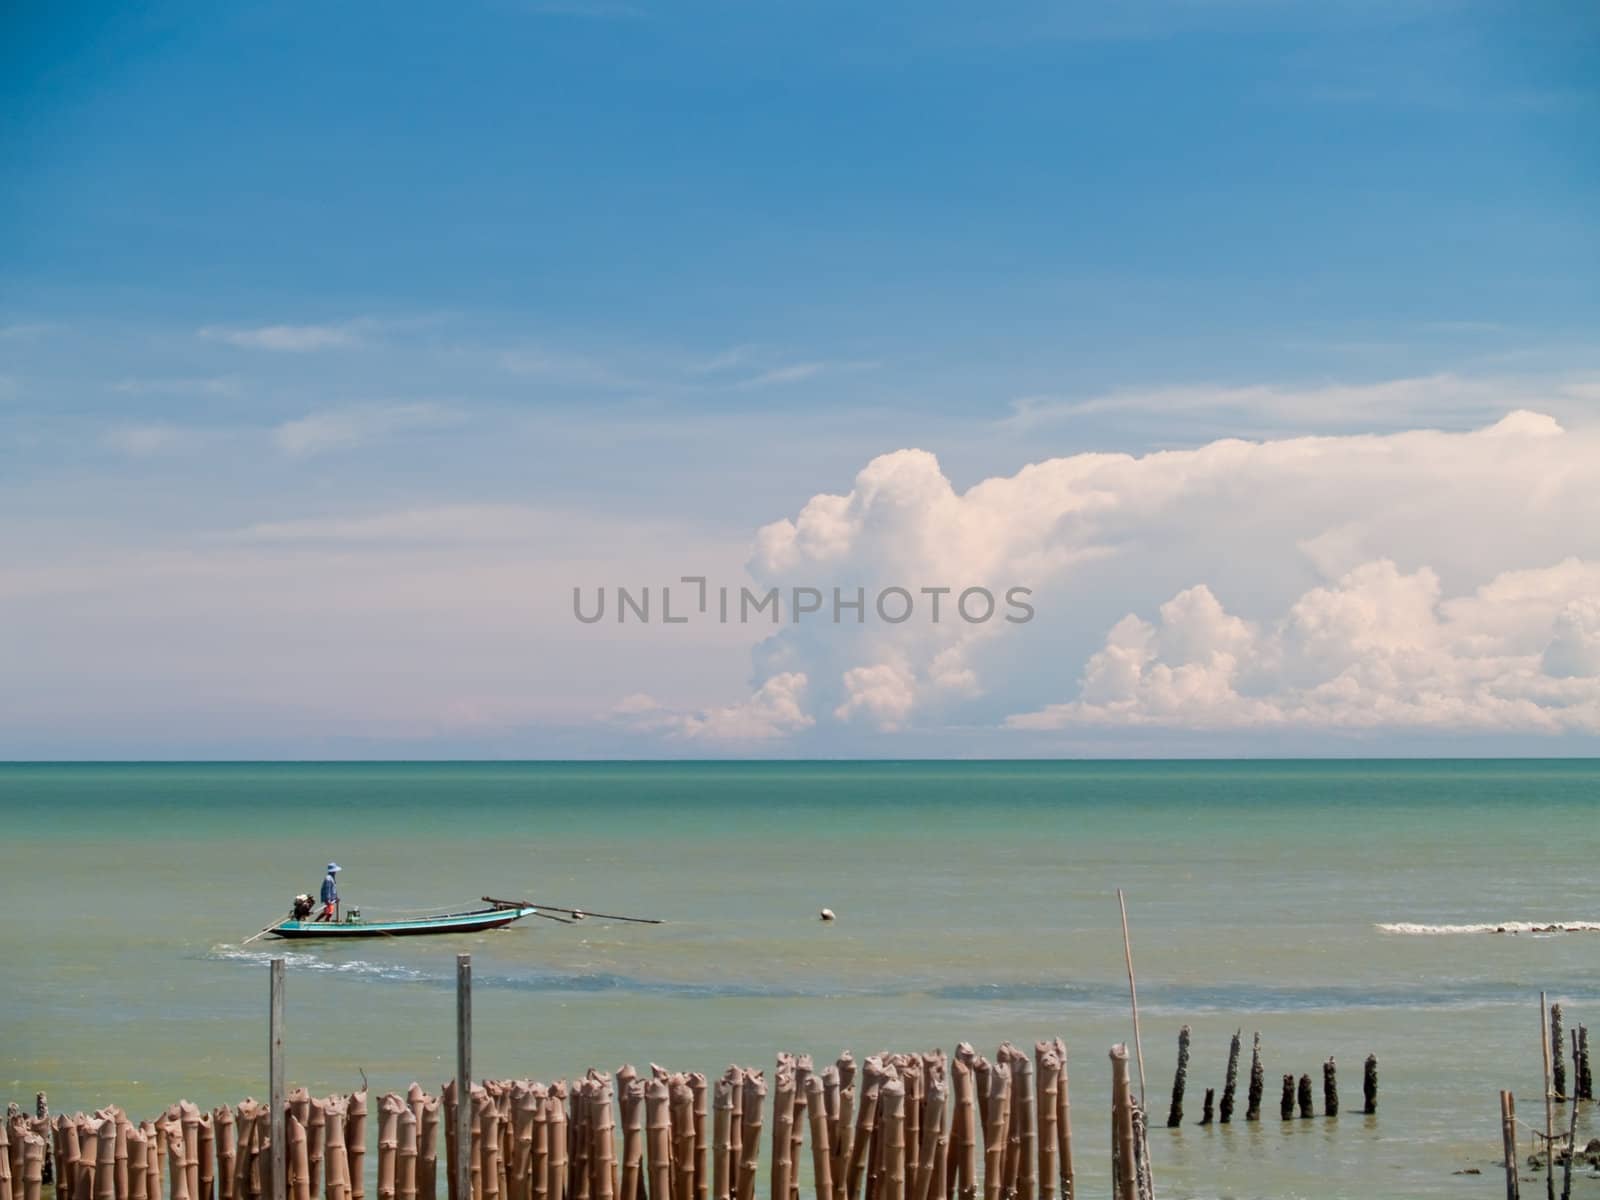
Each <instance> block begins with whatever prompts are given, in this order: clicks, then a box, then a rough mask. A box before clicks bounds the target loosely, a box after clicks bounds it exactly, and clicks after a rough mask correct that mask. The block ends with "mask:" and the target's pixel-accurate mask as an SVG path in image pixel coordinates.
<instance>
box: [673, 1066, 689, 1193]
mask: <svg viewBox="0 0 1600 1200" xmlns="http://www.w3.org/2000/svg"><path fill="white" fill-rule="evenodd" d="M667 1093H668V1095H669V1097H670V1099H671V1103H670V1109H669V1111H670V1113H671V1117H672V1191H673V1196H674V1200H694V1089H693V1088H691V1087H690V1086H689V1080H688V1077H687V1076H684V1075H677V1074H675V1075H673V1076H672V1077H671V1079H670V1080H668V1082H667Z"/></svg>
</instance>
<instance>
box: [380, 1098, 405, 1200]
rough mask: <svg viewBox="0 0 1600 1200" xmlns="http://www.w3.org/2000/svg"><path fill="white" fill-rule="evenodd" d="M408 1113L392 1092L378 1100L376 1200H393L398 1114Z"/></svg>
mask: <svg viewBox="0 0 1600 1200" xmlns="http://www.w3.org/2000/svg"><path fill="white" fill-rule="evenodd" d="M409 1111H410V1109H409V1108H408V1107H407V1105H406V1102H405V1100H404V1099H402V1098H401V1097H400V1096H398V1095H396V1094H395V1093H393V1092H389V1093H387V1094H386V1095H384V1096H382V1097H380V1098H379V1100H378V1200H395V1192H396V1188H395V1177H396V1164H395V1159H396V1158H397V1157H398V1156H399V1151H400V1114H401V1113H402V1112H409Z"/></svg>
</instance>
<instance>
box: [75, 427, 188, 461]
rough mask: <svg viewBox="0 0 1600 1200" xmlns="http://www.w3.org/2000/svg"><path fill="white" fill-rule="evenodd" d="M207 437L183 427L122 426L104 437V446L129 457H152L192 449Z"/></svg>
mask: <svg viewBox="0 0 1600 1200" xmlns="http://www.w3.org/2000/svg"><path fill="white" fill-rule="evenodd" d="M203 437H204V435H203V434H202V433H201V432H200V431H199V430H196V429H190V428H186V427H185V426H182V425H166V424H160V423H157V424H147V425H118V426H116V427H114V428H111V429H107V430H104V431H103V432H102V433H101V434H100V444H101V445H102V446H104V447H105V448H106V449H107V450H111V451H114V452H116V453H118V454H124V455H127V456H128V457H129V458H150V457H153V456H155V455H159V454H172V453H176V452H179V451H183V450H188V449H192V448H193V447H194V446H196V445H197V444H198V443H199V442H200V441H201V440H202V439H203Z"/></svg>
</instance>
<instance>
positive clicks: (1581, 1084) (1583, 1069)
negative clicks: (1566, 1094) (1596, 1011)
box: [1573, 1025, 1594, 1100]
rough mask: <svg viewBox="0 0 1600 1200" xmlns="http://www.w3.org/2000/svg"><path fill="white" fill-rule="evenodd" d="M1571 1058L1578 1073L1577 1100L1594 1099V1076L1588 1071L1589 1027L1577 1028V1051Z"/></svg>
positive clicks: (1580, 1026)
mask: <svg viewBox="0 0 1600 1200" xmlns="http://www.w3.org/2000/svg"><path fill="white" fill-rule="evenodd" d="M1573 1057H1574V1058H1575V1059H1576V1060H1577V1063H1576V1069H1577V1072H1578V1099H1580V1100H1593V1099H1594V1075H1593V1073H1592V1072H1591V1071H1590V1070H1589V1027H1588V1026H1587V1025H1579V1026H1578V1049H1577V1051H1576V1053H1575V1054H1574V1055H1573Z"/></svg>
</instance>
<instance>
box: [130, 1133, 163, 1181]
mask: <svg viewBox="0 0 1600 1200" xmlns="http://www.w3.org/2000/svg"><path fill="white" fill-rule="evenodd" d="M146 1157H147V1151H146V1149H145V1136H144V1130H142V1129H138V1128H135V1127H134V1126H132V1125H130V1126H129V1127H128V1197H127V1200H150V1193H149V1191H148V1190H147V1187H146V1185H147V1184H148V1183H149V1180H150V1175H149V1172H148V1171H147V1170H146V1169H145V1160H146ZM156 1200H160V1197H159V1196H158V1197H156Z"/></svg>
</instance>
